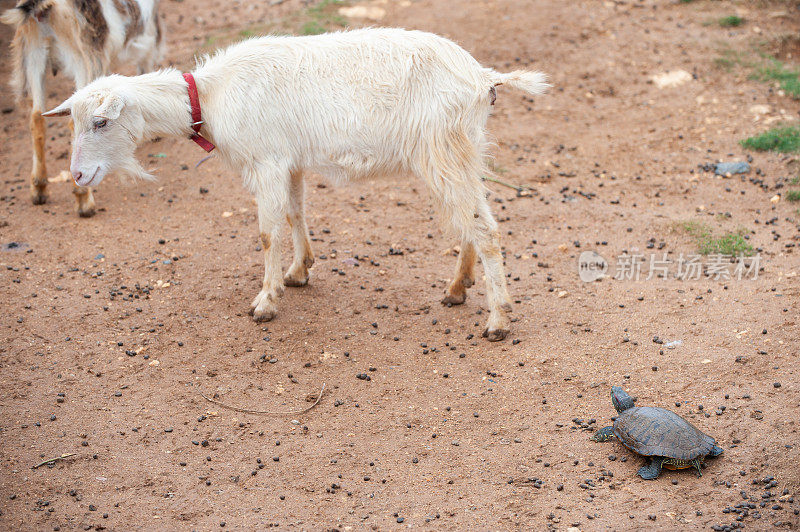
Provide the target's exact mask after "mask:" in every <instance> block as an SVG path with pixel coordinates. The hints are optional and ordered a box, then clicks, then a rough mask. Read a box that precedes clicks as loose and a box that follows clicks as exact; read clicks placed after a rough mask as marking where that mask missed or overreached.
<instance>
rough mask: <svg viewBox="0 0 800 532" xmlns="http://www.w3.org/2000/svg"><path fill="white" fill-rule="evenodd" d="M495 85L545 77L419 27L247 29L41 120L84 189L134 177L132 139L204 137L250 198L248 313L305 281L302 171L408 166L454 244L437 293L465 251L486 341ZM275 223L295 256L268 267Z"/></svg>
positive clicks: (467, 281) (448, 300) (491, 304)
mask: <svg viewBox="0 0 800 532" xmlns="http://www.w3.org/2000/svg"><path fill="white" fill-rule="evenodd" d="M498 85H507V86H510V87H514V88H517V89H520V90H523V91H526V92H528V93H530V94H541V93H542V92H544V91H545V89H546V88H547V86H548V85H547V83H546V82H545V76H544V74H542V73H539V72H531V71H523V70H518V71H515V72H509V73H501V72H497V71H496V70H494V69H491V68H485V67H482V66H481V65H480V64H479V63H478V62H477V61H476V60H475V59H474V58H473V57H472V56H471V55H470V54H469V53H467V52H466V51H465V50H464V49H463V48H461V47H459V46H458V45H456V44H455V43H453V42H452V41H449V40H447V39H444V38H442V37H439V36H437V35H433V34H431V33H424V32H420V31H405V30H401V29H389V28H373V29H364V30H356V31H349V32H339V33H329V34H324V35H318V36H307V37H284V36H280V37H278V36H276V37H262V38H258V39H251V40H247V41H243V42H241V43H239V44H235V45H233V46H231V47H230V48H228V49H226V50H221V51H219V52H218V53H217V54H216V55H214V56H213V57H211V58H207V59H205V60H204V61H203V62H202V63H201V64H200V65H199V66H198V68H197V69H196V70H195V71H194V72H192V73H185V74H181V72H178V71H176V70H171V69H168V70H161V71H158V72H152V73H149V74H144V75H141V76H133V77H126V76H119V75H112V76H107V77H103V78H99V79H97V80H95V81H93V82H92V83H90V84H89V85H87V86H86V87H84V88H83V89H80V90H79V91H77V92H76V93H75V94H73V95H72V96H71V97H70V98H69V99H67V100H66V101H65V102H64V103H62V104H61V105H59V106H58V107H56V108H55V109H53V110H51V111H48V112H47V113H45V114H46V115H47V116H68V115H70V116H72V119H73V120H74V121H75V136H74V141H73V147H72V163H71V167H70V169H71V171H72V176H73V178H74V179H75V180H76V181H77V183H78V184H79V185H83V186H92V185H97V184H98V183H100V181H101V180H102V179H103V177H104V176H105V175H106V174H107V173H108V172H111V171H116V172H122V173H127V174H132V175H134V176H142V177H144V176H146V173H145V172H144V170H143V169H142V167H141V165H140V164H139V162H138V161H137V160H136V158H135V157H134V149H135V148H136V145H137V144H138V143H141V142H143V141H145V140H147V139H149V138H152V137H155V136H174V137H192V138H193V139H194V140H195V141H196V142H198V144H201V146H204V147H205V148H206V149H212V146H211V145H210V143H213V144H215V145H216V147H217V153H218V154H219V158H220V159H221V160H222V161H223V163H224V164H226V165H227V166H228V167H229V168H230V169H231V170H233V171H235V172H237V173H239V174H240V175H241V176H242V179H243V181H244V183H245V185H246V186H247V187H248V188H249V190H250V191H251V192H252V193H253V194H254V195H255V197H256V203H257V205H258V224H259V229H260V233H261V241H262V244H263V249H264V253H265V268H264V281H263V283H262V286H261V291H260V292H259V293H258V295H257V296H256V298H255V299H254V300H253V303H252V305H251V311H252V314H253V317H254V318H255V319H256V321H265V320H270V319H272V318H273V317H274V316H275V315H276V312H277V303H278V299H279V298H280V296H281V294H282V293H283V289H284V286H287V285H288V286H302V285H305V284H306V283H307V282H308V277H309V271H308V269H309V267H311V265H312V263H313V262H314V256H313V253H312V251H311V244H310V241H309V235H308V229H307V227H306V221H305V216H304V214H303V180H304V176H305V175H307V174H308V173H317V174H322V175H323V176H326V177H328V178H329V179H330V180H332V181H334V182H339V183H344V182H347V181H356V180H364V179H370V178H374V177H379V176H386V175H390V176H401V177H397V178H396V179H398V180H401V181H406V182H409V181H410V179H409V177H407V176H415V177H416V178H418V179H419V181H420V182H422V183H424V184H425V186H426V188H427V189H428V191H429V192H430V193H431V197H432V199H433V204H434V209H435V211H436V212H437V213H438V214H439V215H440V217H441V219H442V220H443V222H444V225H445V227H446V228H447V229H449V230H450V234H451V236H453V237H454V238H456V239H457V240H458V241H459V242H460V245H461V251H460V254H459V257H458V265H457V266H456V274H455V278H454V279H453V281H452V282H451V283H450V286H449V288H448V291H447V294H446V295H445V298H444V300H443V303H445V304H452V305H457V304H461V303H463V302H464V300H465V298H466V289H467V288H468V287H470V286H472V284H473V283H474V279H475V274H474V271H473V269H474V266H475V262H476V259H477V258H478V257H480V259H481V261H482V262H483V269H484V272H485V273H486V296H487V300H488V309H489V321H488V323H487V326H486V330H485V336H486V337H487V338H488V339H489V340H494V341H496V340H502V339H503V338H505V337H506V335H507V334H508V332H509V328H510V324H511V320H510V318H509V316H508V312H509V311H510V310H511V301H510V298H509V295H508V291H507V288H506V278H505V274H504V272H503V269H504V268H503V257H502V255H501V249H500V235H499V232H498V226H497V221H496V220H495V219H494V217H493V216H492V212H491V210H490V209H489V204H488V202H487V201H486V187H485V185H484V183H483V181H482V179H481V178H482V177H483V176H484V175H487V174H488V169H487V168H486V161H485V157H484V156H485V153H484V152H485V149H486V147H487V141H486V131H485V126H486V121H487V119H488V118H489V112H490V110H491V107H492V103H494V99H495V96H496V89H495V87H497V86H498ZM197 133H199V135H198V134H197ZM410 183H413V181H410ZM409 186H411V185H409ZM417 209H418V210H420V211H422V210H423V209H424V206H423V205H417ZM287 219H288V221H289V225H290V226H291V228H292V239H293V243H294V260H293V262H292V265H291V266H290V267H289V270H288V271H287V272H286V275H285V276H282V271H281V264H280V259H281V254H280V233H279V231H280V228H281V225H282V224H283V222H284V221H286V220H287Z"/></svg>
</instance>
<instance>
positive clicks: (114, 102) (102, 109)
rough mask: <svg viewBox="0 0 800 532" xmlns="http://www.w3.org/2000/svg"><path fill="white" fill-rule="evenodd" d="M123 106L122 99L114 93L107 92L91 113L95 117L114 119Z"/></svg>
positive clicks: (117, 116)
mask: <svg viewBox="0 0 800 532" xmlns="http://www.w3.org/2000/svg"><path fill="white" fill-rule="evenodd" d="M124 106H125V102H124V101H123V99H122V98H121V97H120V96H118V95H116V94H109V95H107V96H106V97H105V99H104V100H103V102H102V103H101V104H100V106H99V107H98V108H97V109H95V110H94V113H92V114H93V115H94V116H95V117H97V118H107V119H108V120H116V119H117V118H119V114H120V113H121V112H122V108H123V107H124Z"/></svg>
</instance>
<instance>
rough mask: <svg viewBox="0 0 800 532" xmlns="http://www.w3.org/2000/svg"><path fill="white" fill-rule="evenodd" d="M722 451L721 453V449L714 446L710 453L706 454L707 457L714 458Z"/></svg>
mask: <svg viewBox="0 0 800 532" xmlns="http://www.w3.org/2000/svg"><path fill="white" fill-rule="evenodd" d="M722 451H723V449H722V447H719V446H717V445H715V446H714V447H712V448H711V452H710V453H708V456H710V457H711V458H714V457H715V456H719V455H721V454H722Z"/></svg>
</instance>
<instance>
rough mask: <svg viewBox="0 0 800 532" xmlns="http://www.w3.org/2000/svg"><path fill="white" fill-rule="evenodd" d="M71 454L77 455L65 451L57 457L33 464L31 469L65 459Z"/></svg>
mask: <svg viewBox="0 0 800 532" xmlns="http://www.w3.org/2000/svg"><path fill="white" fill-rule="evenodd" d="M70 456H75V453H64V454H62V455H61V456H56V457H55V458H48V459H47V460H45V461H44V462H39V463H38V464H36V465H35V466H31V469H37V468H39V467H42V466H43V465H48V464H54V463H56V462H57V461H58V460H63V459H64V458H69V457H70Z"/></svg>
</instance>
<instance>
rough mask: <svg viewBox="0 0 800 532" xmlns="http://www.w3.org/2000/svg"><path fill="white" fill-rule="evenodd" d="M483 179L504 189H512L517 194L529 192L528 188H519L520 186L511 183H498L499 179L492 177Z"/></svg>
mask: <svg viewBox="0 0 800 532" xmlns="http://www.w3.org/2000/svg"><path fill="white" fill-rule="evenodd" d="M483 179H484V181H491V182H492V183H497V184H498V185H503V186H504V187H508V188H511V189H514V190H516V191H517V192H522V191H524V190H530V188H528V187H523V186H520V185H512V184H511V183H506V182H505V181H500V180H499V179H497V178H494V177H484V178H483Z"/></svg>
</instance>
